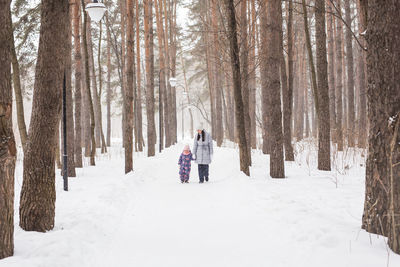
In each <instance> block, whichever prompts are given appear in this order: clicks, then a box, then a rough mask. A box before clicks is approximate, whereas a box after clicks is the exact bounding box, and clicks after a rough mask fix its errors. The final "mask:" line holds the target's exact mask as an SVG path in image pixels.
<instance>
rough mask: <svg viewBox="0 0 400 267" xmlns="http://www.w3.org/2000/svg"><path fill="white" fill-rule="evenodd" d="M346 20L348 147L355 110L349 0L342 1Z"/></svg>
mask: <svg viewBox="0 0 400 267" xmlns="http://www.w3.org/2000/svg"><path fill="white" fill-rule="evenodd" d="M344 7H345V21H346V24H347V26H346V35H345V40H346V62H347V66H346V67H347V68H346V69H347V142H348V146H349V147H354V146H355V135H354V133H355V131H354V129H355V110H354V105H355V104H354V59H353V33H352V29H351V22H352V18H351V17H352V16H351V8H350V0H345V1H344Z"/></svg>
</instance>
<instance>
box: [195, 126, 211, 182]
mask: <svg viewBox="0 0 400 267" xmlns="http://www.w3.org/2000/svg"><path fill="white" fill-rule="evenodd" d="M213 153H214V150H213V142H212V138H211V135H210V134H209V133H207V132H206V131H205V130H204V127H203V126H202V125H199V126H198V127H197V134H196V135H195V138H194V145H193V155H194V156H195V162H196V163H197V164H198V168H199V182H200V183H203V182H204V180H205V181H206V182H208V180H209V165H210V164H211V161H212V157H213Z"/></svg>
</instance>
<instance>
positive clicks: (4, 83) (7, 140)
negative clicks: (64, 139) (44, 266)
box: [0, 0, 54, 259]
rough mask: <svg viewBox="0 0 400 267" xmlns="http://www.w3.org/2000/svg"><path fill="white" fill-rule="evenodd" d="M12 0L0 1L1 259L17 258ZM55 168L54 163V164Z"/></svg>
mask: <svg viewBox="0 0 400 267" xmlns="http://www.w3.org/2000/svg"><path fill="white" fill-rule="evenodd" d="M10 4H11V0H2V1H0V25H2V27H1V28H0V77H1V79H0V195H1V196H2V197H1V198H0V259H3V258H5V257H9V256H12V255H13V254H14V171H15V161H16V158H17V157H16V154H17V150H16V147H15V139H14V133H13V127H12V88H11V53H10V51H11V46H12V43H13V40H12V39H11V38H12V35H11V34H10V33H12V21H11V19H10V14H11V11H10ZM53 164H54V162H53Z"/></svg>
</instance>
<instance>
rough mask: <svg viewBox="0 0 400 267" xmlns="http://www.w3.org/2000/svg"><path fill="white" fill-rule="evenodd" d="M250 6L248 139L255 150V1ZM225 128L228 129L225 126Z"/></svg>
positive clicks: (252, 0) (251, 0)
mask: <svg viewBox="0 0 400 267" xmlns="http://www.w3.org/2000/svg"><path fill="white" fill-rule="evenodd" d="M250 2H251V3H250V6H251V24H250V26H249V27H250V31H249V32H251V36H250V44H251V46H250V63H249V71H250V73H249V75H250V77H249V90H250V103H249V114H250V125H251V127H250V128H251V130H250V139H251V148H252V149H256V148H257V123H256V108H257V100H256V99H257V98H256V91H257V76H256V71H257V66H256V43H257V42H256V28H257V16H256V12H257V11H256V0H250ZM226 128H229V126H228V125H226Z"/></svg>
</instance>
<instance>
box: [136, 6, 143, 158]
mask: <svg viewBox="0 0 400 267" xmlns="http://www.w3.org/2000/svg"><path fill="white" fill-rule="evenodd" d="M135 9H136V66H137V71H136V77H137V78H136V81H137V97H136V105H135V115H136V128H137V129H136V132H137V134H136V140H137V143H138V150H139V151H143V130H142V125H143V123H142V83H141V81H142V80H141V68H140V64H141V61H140V58H141V56H140V54H141V53H140V24H139V16H140V10H139V0H135Z"/></svg>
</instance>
